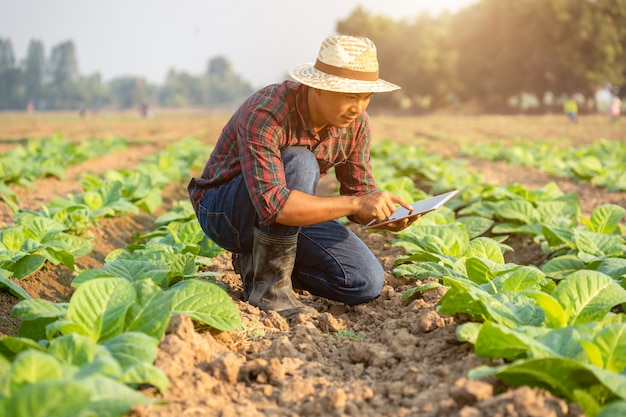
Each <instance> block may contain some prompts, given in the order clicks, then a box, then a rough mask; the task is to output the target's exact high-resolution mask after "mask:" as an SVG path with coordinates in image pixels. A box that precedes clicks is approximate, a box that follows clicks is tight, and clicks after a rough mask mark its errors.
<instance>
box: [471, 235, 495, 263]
mask: <svg viewBox="0 0 626 417" xmlns="http://www.w3.org/2000/svg"><path fill="white" fill-rule="evenodd" d="M463 256H466V257H468V258H469V257H475V258H485V259H489V260H490V261H493V262H496V263H499V264H503V263H504V256H503V255H502V250H501V249H500V244H499V243H498V242H496V241H495V240H493V239H489V238H486V237H479V238H476V239H474V240H472V241H470V242H469V244H468V245H467V250H466V251H465V253H463Z"/></svg>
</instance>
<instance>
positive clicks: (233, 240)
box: [196, 147, 384, 305]
mask: <svg viewBox="0 0 626 417" xmlns="http://www.w3.org/2000/svg"><path fill="white" fill-rule="evenodd" d="M282 158H283V164H284V168H285V176H286V181H287V188H289V189H291V190H299V191H302V192H305V193H308V194H315V191H316V189H317V184H318V182H319V179H320V174H319V166H318V164H317V160H316V158H315V156H314V155H313V154H312V153H311V152H310V151H309V150H308V149H306V148H304V147H290V148H288V149H286V150H285V151H284V152H283V153H282ZM196 214H197V216H198V221H199V222H200V225H201V226H202V229H203V230H204V232H205V233H206V234H207V236H208V237H209V238H210V239H211V240H213V241H214V242H215V243H217V244H218V245H220V246H221V247H222V248H224V249H226V250H228V251H231V252H237V253H248V252H251V251H252V244H253V230H254V228H255V227H257V228H258V229H260V230H261V231H263V232H265V233H268V234H271V235H279V236H291V235H294V234H296V233H297V234H298V248H297V252H296V263H295V267H294V271H293V274H292V278H291V279H292V282H293V285H294V287H295V288H301V289H304V290H307V291H309V292H310V293H311V294H315V295H317V296H320V297H324V298H328V299H330V300H335V301H340V302H343V303H346V304H349V305H355V304H360V303H364V302H366V301H369V300H371V299H373V298H376V297H378V296H379V295H380V293H381V291H382V286H383V281H384V271H383V268H382V266H381V264H380V262H379V261H378V259H376V257H375V256H374V254H373V253H372V252H371V251H370V250H369V248H368V247H367V246H366V245H365V244H364V243H363V242H362V241H361V240H360V239H359V238H358V237H357V236H356V235H355V234H354V233H353V232H352V231H351V230H350V229H348V228H347V227H345V226H344V225H342V224H341V223H339V222H337V221H334V220H333V221H327V222H323V223H319V224H314V225H311V226H303V227H300V226H285V225H281V224H278V223H273V224H271V225H269V226H262V225H260V224H259V221H258V220H259V219H258V215H257V213H256V210H255V209H254V206H253V204H252V201H251V200H250V197H249V195H248V190H247V188H246V185H245V183H244V181H243V177H242V176H241V175H239V176H238V177H236V178H234V179H233V180H231V181H230V182H228V183H226V184H223V185H221V186H219V187H217V188H214V189H211V190H209V191H208V192H207V193H206V195H205V197H204V200H203V201H202V203H201V204H200V205H199V206H198V208H197V212H196Z"/></svg>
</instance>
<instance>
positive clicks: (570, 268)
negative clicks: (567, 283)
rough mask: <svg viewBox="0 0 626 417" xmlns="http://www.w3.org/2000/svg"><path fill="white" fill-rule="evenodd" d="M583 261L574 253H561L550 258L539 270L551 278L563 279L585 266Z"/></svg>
mask: <svg viewBox="0 0 626 417" xmlns="http://www.w3.org/2000/svg"><path fill="white" fill-rule="evenodd" d="M585 265H586V264H585V262H583V261H581V260H580V258H578V256H576V255H563V256H558V257H556V258H553V259H550V260H549V261H548V262H546V263H545V264H544V265H543V267H541V270H542V271H543V272H544V273H545V274H546V275H548V276H549V277H550V278H553V279H565V278H567V277H568V276H569V275H571V274H573V273H574V272H576V271H580V270H581V269H583V268H585Z"/></svg>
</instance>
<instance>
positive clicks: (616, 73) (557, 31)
mask: <svg viewBox="0 0 626 417" xmlns="http://www.w3.org/2000/svg"><path fill="white" fill-rule="evenodd" d="M337 31H338V32H339V33H342V34H349V35H356V36H367V37H369V38H370V39H372V40H373V41H374V43H375V44H376V46H377V48H378V58H379V61H380V67H381V77H382V78H384V79H387V80H389V81H391V82H394V83H397V84H399V85H400V86H402V90H400V91H399V92H398V93H393V94H387V95H381V97H380V98H377V99H376V101H375V103H376V104H379V105H387V106H388V105H393V106H394V107H395V108H398V106H400V107H401V108H404V109H407V110H410V111H412V112H415V111H426V110H431V109H435V108H440V107H444V106H450V105H456V104H459V103H473V104H475V105H476V108H477V109H479V110H483V111H507V109H511V107H510V106H509V105H508V104H509V103H511V102H512V99H513V98H519V97H525V96H533V97H536V98H537V100H538V102H539V106H540V108H539V110H542V109H541V105H548V104H547V103H548V100H544V97H557V98H558V97H565V96H572V95H574V94H576V95H577V96H578V97H585V98H593V96H594V93H595V92H596V91H597V90H598V89H599V88H601V87H604V86H606V85H610V86H612V87H613V88H614V89H615V90H616V91H617V89H619V88H622V91H623V87H624V85H626V0H515V1H512V0H509V1H504V0H480V1H478V2H477V3H475V4H474V5H471V6H469V7H466V8H465V9H463V10H460V11H459V12H457V13H454V14H452V13H446V14H443V15H441V16H439V17H436V18H435V17H431V16H429V15H427V14H423V15H421V16H418V17H416V18H414V19H412V20H407V19H403V20H400V21H395V20H393V19H391V18H389V17H385V16H374V15H371V14H369V13H368V12H366V11H365V10H364V9H362V8H360V7H359V8H357V9H355V10H354V11H353V12H352V14H351V15H350V16H349V17H347V18H346V19H345V20H342V21H340V22H338V24H337ZM251 92H252V87H251V86H250V85H249V84H248V83H246V82H245V81H243V80H242V79H241V78H240V77H239V76H238V75H237V74H236V73H235V72H234V71H233V69H232V67H231V65H230V62H229V61H228V60H227V59H226V58H225V57H214V58H211V59H209V60H208V63H207V68H206V71H205V72H204V73H203V74H200V75H192V74H188V73H186V72H178V71H175V70H173V69H172V70H170V71H169V73H168V74H167V77H166V80H165V82H164V84H163V85H161V86H158V85H154V84H150V83H148V82H146V81H145V79H144V78H141V77H128V76H126V77H118V78H115V79H113V80H111V81H109V82H106V83H105V82H103V81H102V79H101V77H100V75H99V74H97V73H96V74H93V75H89V76H82V75H81V74H80V73H79V70H78V57H77V56H76V50H75V48H74V44H73V42H71V41H67V42H64V43H61V44H59V45H56V46H54V47H53V48H52V50H51V53H50V55H49V56H48V57H46V55H45V50H44V46H43V43H42V42H41V41H37V40H33V41H31V42H30V45H29V46H28V51H27V56H26V58H25V59H24V60H23V61H21V62H18V61H17V60H16V57H15V55H14V52H13V48H12V45H11V41H10V40H8V39H2V38H0V110H8V109H14V110H21V109H24V108H25V107H26V106H27V104H28V103H33V104H34V106H35V107H36V108H38V109H79V108H82V107H86V108H94V109H99V108H104V107H114V108H129V107H133V106H140V105H142V104H144V103H145V104H149V105H154V106H164V107H210V106H230V105H234V104H237V103H238V102H241V101H242V100H243V99H244V98H245V97H247V96H248V95H249V94H250V93H251ZM557 105H558V103H557ZM543 110H545V108H544V109H543Z"/></svg>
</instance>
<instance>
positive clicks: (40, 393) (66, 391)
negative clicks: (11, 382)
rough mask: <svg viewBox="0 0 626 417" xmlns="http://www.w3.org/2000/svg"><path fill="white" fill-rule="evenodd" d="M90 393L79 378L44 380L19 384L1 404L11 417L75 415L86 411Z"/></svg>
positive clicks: (62, 416)
mask: <svg viewBox="0 0 626 417" xmlns="http://www.w3.org/2000/svg"><path fill="white" fill-rule="evenodd" d="M91 396H92V392H91V390H90V389H89V388H86V387H84V386H83V384H82V383H81V382H80V381H43V382H37V383H33V384H29V385H26V386H24V387H22V388H21V389H19V390H17V391H15V392H14V393H13V395H12V396H11V397H9V398H7V399H5V401H3V402H2V403H1V405H2V411H3V415H5V416H11V417H75V416H83V415H85V410H87V408H88V405H89V402H90V400H91ZM4 413H6V414H4Z"/></svg>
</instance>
